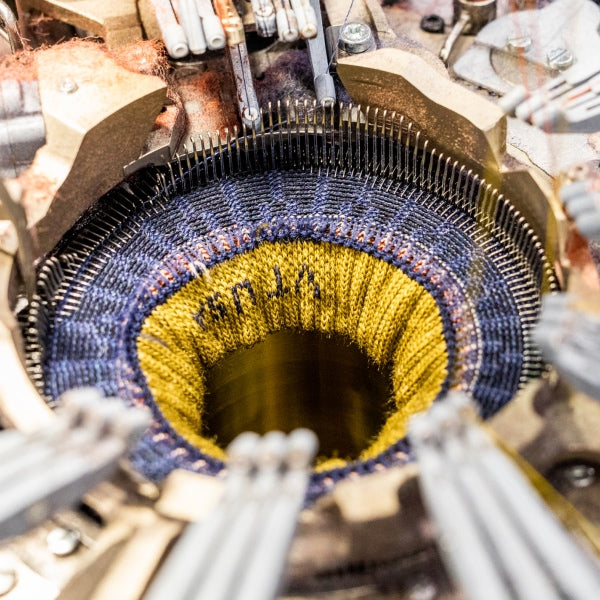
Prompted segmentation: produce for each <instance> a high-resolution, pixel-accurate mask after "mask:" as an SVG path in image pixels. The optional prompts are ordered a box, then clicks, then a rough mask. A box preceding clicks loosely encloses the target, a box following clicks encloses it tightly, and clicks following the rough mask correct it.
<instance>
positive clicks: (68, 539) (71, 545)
mask: <svg viewBox="0 0 600 600" xmlns="http://www.w3.org/2000/svg"><path fill="white" fill-rule="evenodd" d="M46 544H47V545H48V548H49V549H50V552H52V554H54V556H69V554H73V552H75V550H77V548H78V547H79V544H81V534H80V533H79V531H76V530H75V529H67V528H66V527H55V528H54V529H53V530H52V531H51V532H50V533H49V534H48V536H47V537H46Z"/></svg>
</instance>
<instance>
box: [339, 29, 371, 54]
mask: <svg viewBox="0 0 600 600" xmlns="http://www.w3.org/2000/svg"><path fill="white" fill-rule="evenodd" d="M372 44H373V34H372V33H371V28H370V27H369V26H368V25H366V24H365V23H359V22H352V23H347V24H346V25H345V26H344V28H343V29H342V31H341V33H340V45H341V46H342V48H343V49H344V50H345V51H346V52H348V54H360V53H361V52H365V51H367V50H368V49H369V48H370V47H371V46H372Z"/></svg>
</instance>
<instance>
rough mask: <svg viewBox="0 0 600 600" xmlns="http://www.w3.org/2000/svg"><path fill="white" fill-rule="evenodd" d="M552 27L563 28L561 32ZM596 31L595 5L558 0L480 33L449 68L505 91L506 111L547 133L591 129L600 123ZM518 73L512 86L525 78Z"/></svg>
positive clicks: (599, 21)
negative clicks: (557, 25)
mask: <svg viewBox="0 0 600 600" xmlns="http://www.w3.org/2000/svg"><path fill="white" fill-rule="evenodd" d="M557 23H561V24H564V25H561V27H560V31H559V34H558V35H556V33H555V30H556V24H557ZM599 26H600V8H599V7H598V6H597V4H595V3H594V2H593V1H592V0H578V1H577V2H569V1H565V0H557V1H555V2H553V3H551V4H549V5H548V6H546V7H544V8H542V9H541V10H529V11H521V12H519V13H515V14H509V15H506V16H504V17H502V18H499V19H497V20H495V21H493V22H492V23H490V24H489V25H488V26H486V27H485V28H484V29H482V30H481V32H480V33H479V34H478V35H477V37H476V38H475V44H474V46H473V48H472V49H471V50H469V51H468V52H466V53H465V54H464V55H463V56H462V57H461V58H460V59H459V60H458V61H456V62H455V63H454V65H453V70H454V72H455V73H456V74H457V75H458V76H459V77H463V78H464V79H466V80H468V81H472V82H473V83H477V84H478V85H482V86H484V87H486V88H488V89H491V90H493V91H495V92H498V93H501V94H506V95H505V96H504V97H503V98H502V99H501V101H500V105H501V106H502V107H503V109H504V110H505V111H506V112H507V113H509V114H512V113H516V115H517V117H518V118H520V119H523V120H525V121H527V122H531V123H533V124H534V125H536V126H538V127H541V128H543V129H545V130H547V131H558V132H593V131H596V130H597V129H598V124H599V123H600V117H599V113H598V110H597V106H598V97H597V90H596V87H597V84H596V83H595V79H594V76H595V75H596V74H597V73H598V71H599V70H600V63H599V62H598V60H597V56H598V51H599V50H600V36H599V35H598V27H599ZM519 73H522V74H523V76H524V78H525V81H524V82H523V83H521V84H518V85H514V84H515V83H516V82H517V81H519V80H520V79H522V78H523V77H522V76H519ZM503 74H506V76H504V77H503ZM545 81H547V83H545V84H544V82H545Z"/></svg>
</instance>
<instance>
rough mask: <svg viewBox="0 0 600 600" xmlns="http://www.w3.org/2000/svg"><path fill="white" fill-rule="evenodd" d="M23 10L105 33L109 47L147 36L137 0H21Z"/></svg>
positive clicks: (96, 34) (129, 42) (93, 33)
mask: <svg viewBox="0 0 600 600" xmlns="http://www.w3.org/2000/svg"><path fill="white" fill-rule="evenodd" d="M20 4H21V11H22V12H23V13H29V12H31V11H39V12H41V13H43V14H44V15H46V16H48V17H52V18H53V19H56V20H58V21H63V22H64V23H68V24H69V25H72V26H73V27H78V28H80V29H83V30H84V31H86V32H88V33H90V34H92V35H95V36H98V37H101V38H102V39H103V40H104V41H105V42H106V44H107V46H108V47H109V48H118V47H120V46H124V45H125V44H131V43H133V42H138V41H140V40H142V39H143V37H142V28H141V27H140V21H139V18H138V10H137V2H136V0H102V1H101V2H98V1H97V0H21V3H20Z"/></svg>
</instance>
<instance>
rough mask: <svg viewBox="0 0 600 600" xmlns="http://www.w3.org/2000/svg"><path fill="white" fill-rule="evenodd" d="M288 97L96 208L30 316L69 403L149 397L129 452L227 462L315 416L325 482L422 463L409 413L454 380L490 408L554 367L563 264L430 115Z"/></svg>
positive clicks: (35, 370)
mask: <svg viewBox="0 0 600 600" xmlns="http://www.w3.org/2000/svg"><path fill="white" fill-rule="evenodd" d="M355 115H356V111H353V110H352V109H351V108H348V107H346V108H344V107H343V106H342V107H336V109H335V110H334V109H331V108H325V109H322V108H316V107H313V106H311V107H307V106H306V105H299V104H296V105H288V106H287V110H286V109H282V108H281V107H280V108H278V110H276V111H274V112H272V113H269V114H266V113H265V114H264V115H263V123H265V130H264V131H261V132H256V131H252V132H249V133H248V134H247V135H244V136H242V137H240V138H237V139H235V137H234V138H230V137H229V136H228V135H227V136H226V138H225V139H224V140H223V143H221V140H220V139H219V140H216V142H217V143H216V144H214V143H213V142H214V141H215V140H209V141H208V142H207V143H204V142H202V143H201V144H199V146H198V147H197V148H194V149H193V151H192V152H191V153H189V154H188V155H186V156H183V157H181V158H179V159H178V160H176V161H174V162H173V163H171V164H170V165H169V166H168V168H167V167H160V168H149V169H146V170H144V171H142V172H140V173H138V174H136V175H135V176H134V177H133V178H131V179H130V180H129V181H127V182H126V183H124V184H122V185H121V186H119V187H118V188H116V189H114V190H113V191H111V192H110V193H108V194H107V195H106V196H105V197H103V198H102V199H101V200H100V201H99V202H98V203H97V204H96V205H95V206H94V207H93V208H92V209H90V210H89V211H88V212H87V213H86V214H85V215H84V216H83V217H82V218H81V219H80V220H79V221H78V223H77V224H76V225H75V226H74V227H73V229H72V230H71V231H70V232H69V234H68V235H66V236H65V237H64V238H63V240H62V241H61V242H60V244H59V245H58V246H57V247H56V248H55V249H54V251H53V252H52V253H51V254H50V255H49V256H48V257H47V258H46V259H45V262H44V263H43V264H42V266H41V268H40V270H39V279H38V298H37V299H36V301H35V302H34V303H33V304H32V307H31V309H30V311H29V314H28V316H27V318H26V326H25V337H26V352H27V359H28V365H29V369H30V373H31V374H32V376H33V377H34V379H35V381H36V382H37V384H38V386H39V388H40V391H41V392H42V393H43V395H44V396H45V397H46V399H47V402H48V403H49V404H50V405H52V406H54V405H56V404H57V402H58V401H59V397H60V395H61V394H62V393H63V392H65V391H66V390H68V389H70V388H73V387H79V386H88V385H93V386H97V387H99V388H101V389H102V391H103V392H104V393H105V394H106V395H118V396H120V397H121V398H123V399H124V401H125V402H127V403H128V404H130V405H132V406H133V405H145V406H148V407H149V408H150V409H151V411H152V414H153V418H154V421H153V425H152V428H151V430H150V431H149V432H148V433H147V434H146V435H145V437H144V438H143V439H142V440H141V441H140V443H139V444H138V446H137V448H136V449H135V451H134V453H133V455H132V457H131V458H132V462H133V464H134V466H135V467H136V469H137V470H139V471H140V472H141V473H142V474H143V475H145V476H146V477H148V478H150V479H152V480H155V481H159V480H162V479H163V478H164V477H165V476H166V475H167V474H168V473H169V472H171V471H172V470H173V469H176V468H185V469H189V470H193V471H196V472H201V473H206V474H217V473H219V471H221V470H222V469H223V468H224V466H225V464H226V456H225V453H224V450H223V449H224V448H225V447H226V445H227V444H228V443H229V442H230V441H231V440H232V439H233V438H234V437H235V436H236V435H237V434H239V433H240V432H242V431H245V430H255V431H258V432H265V431H268V430H272V429H281V430H284V431H289V430H291V429H294V428H296V427H308V428H311V429H313V430H314V431H315V432H316V434H317V436H318V437H319V440H320V453H321V456H320V458H319V460H318V464H317V467H316V470H315V473H314V475H313V479H312V484H311V487H310V489H309V495H310V496H311V497H312V498H315V497H317V496H319V495H320V494H322V493H323V492H325V491H327V490H329V489H331V487H332V486H333V485H334V484H335V482H336V481H338V480H340V479H342V478H345V477H347V476H348V475H351V474H363V473H369V472H372V471H375V470H380V469H382V468H386V467H387V466H389V465H395V464H402V463H404V462H406V461H408V460H410V448H409V445H408V444H407V442H406V441H405V433H406V427H407V421H408V419H409V418H410V416H411V415H412V414H413V413H415V412H418V411H421V410H424V409H426V408H427V407H428V406H429V405H430V404H431V403H432V402H434V401H435V400H436V398H439V397H440V396H441V395H443V394H444V393H445V392H447V391H448V390H451V389H459V390H464V391H465V392H467V393H469V394H470V395H472V397H473V398H474V399H475V400H476V402H477V404H478V405H479V407H480V411H481V414H482V416H483V417H489V416H490V415H492V414H494V412H495V411H497V410H498V409H499V408H500V407H502V406H503V405H504V404H506V403H507V402H508V401H509V400H510V399H511V398H512V397H513V396H514V395H515V393H516V392H517V391H518V390H519V388H520V387H521V386H523V385H524V384H525V383H526V382H527V381H528V380H529V379H531V378H533V377H536V376H537V375H539V374H540V372H541V370H542V369H543V364H542V361H541V356H540V354H539V352H538V351H537V350H536V348H535V347H534V346H533V342H532V337H531V334H532V327H533V325H534V323H535V321H536V318H537V314H538V310H539V306H540V295H541V291H542V289H545V290H552V289H557V283H556V278H555V276H554V273H553V271H552V269H551V267H550V265H549V262H548V261H547V259H546V257H545V254H544V250H543V248H542V245H541V244H540V242H539V241H538V239H537V237H536V235H535V233H534V232H533V230H532V229H531V228H530V227H529V225H528V224H527V223H526V222H525V220H524V219H523V218H522V217H521V215H520V214H519V213H518V211H517V210H516V209H515V208H514V206H513V205H512V204H511V202H510V201H509V200H508V199H506V198H504V197H503V196H502V195H500V194H499V192H498V191H497V190H496V189H495V188H494V186H493V185H491V184H489V183H487V182H486V181H485V180H483V179H481V178H480V177H478V176H477V175H474V174H473V173H472V172H471V171H470V170H469V169H468V168H467V167H464V166H462V165H460V164H459V163H458V162H457V161H455V160H454V159H453V158H452V157H448V156H445V155H443V154H440V153H439V152H437V151H436V150H435V149H434V148H433V147H432V146H431V144H430V143H429V142H428V141H426V140H425V139H424V138H423V137H422V136H421V135H420V134H419V133H418V132H416V131H414V130H413V129H412V127H411V126H410V125H409V124H407V123H405V122H403V120H402V119H397V118H395V117H392V116H388V115H386V116H385V117H382V116H381V115H379V114H378V113H375V114H374V115H373V114H371V116H370V118H369V115H368V113H367V118H366V119H365V118H364V117H363V118H358V117H357V116H355Z"/></svg>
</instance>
